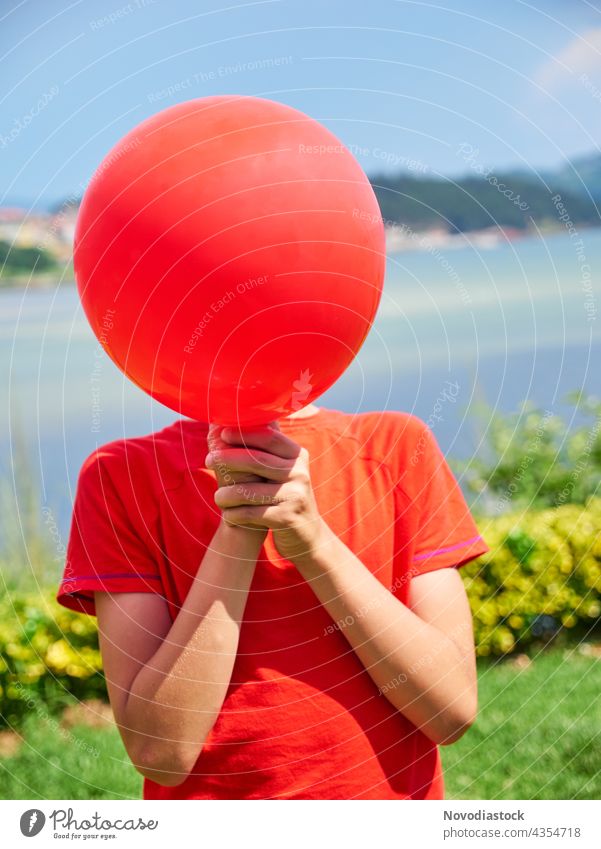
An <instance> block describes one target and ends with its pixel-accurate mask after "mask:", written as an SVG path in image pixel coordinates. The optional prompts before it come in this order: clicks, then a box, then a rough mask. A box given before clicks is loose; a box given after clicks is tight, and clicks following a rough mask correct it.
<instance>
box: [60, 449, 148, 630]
mask: <svg viewBox="0 0 601 849" xmlns="http://www.w3.org/2000/svg"><path fill="white" fill-rule="evenodd" d="M105 461H106V454H105V453H104V452H103V449H98V450H97V451H95V452H94V453H93V454H91V455H90V456H89V457H88V458H87V459H86V460H85V462H84V464H83V466H82V467H81V470H80V473H79V477H78V481H77V488H76V492H75V500H74V504H73V513H72V518H71V529H70V532H69V539H68V543H67V551H66V557H65V568H64V572H63V577H62V581H61V583H60V586H59V589H58V593H57V600H58V602H59V603H60V604H62V605H64V606H65V607H68V608H70V609H71V610H76V611H78V612H83V613H89V614H91V615H93V616H94V615H96V609H95V605H94V592H95V591H96V590H98V591H104V592H153V593H161V594H162V589H163V588H162V582H161V578H160V574H159V569H158V564H157V562H156V560H155V558H154V557H153V555H152V552H151V550H150V548H149V546H148V545H147V544H146V543H145V542H144V540H143V539H142V538H141V536H140V534H139V533H138V532H137V531H136V529H135V527H134V523H133V522H132V517H131V516H129V515H128V512H127V510H126V509H125V507H124V504H123V501H122V500H121V498H120V496H119V493H118V492H117V490H116V487H115V485H114V483H113V481H112V480H111V477H110V476H109V474H108V472H107V468H106V462H105Z"/></svg>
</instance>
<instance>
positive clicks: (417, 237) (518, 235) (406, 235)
mask: <svg viewBox="0 0 601 849" xmlns="http://www.w3.org/2000/svg"><path fill="white" fill-rule="evenodd" d="M581 230H582V232H588V231H591V230H601V226H588V227H582V228H581ZM384 232H385V236H386V253H387V254H396V253H408V252H411V251H419V252H424V253H430V254H441V253H442V252H443V251H445V250H449V251H455V250H461V249H463V248H467V247H471V248H476V249H479V250H494V249H495V248H499V247H502V246H503V245H506V244H510V243H511V242H516V241H524V240H526V239H533V238H536V237H539V236H542V237H545V236H560V235H565V236H566V238H568V234H567V233H566V230H565V229H564V228H562V227H557V226H548V227H539V229H538V230H532V229H529V230H519V229H517V228H499V227H489V228H487V229H485V230H471V231H464V232H461V233H450V232H448V231H447V230H442V229H440V230H415V231H414V230H413V229H412V228H411V227H410V226H409V225H405V224H395V225H392V226H386V227H385V228H384ZM57 283H58V285H60V286H62V285H65V286H71V285H73V284H74V283H75V276H74V273H73V265H72V263H69V264H68V266H67V267H65V266H62V267H61V266H57V267H56V269H54V270H48V271H44V272H43V273H40V274H33V275H31V274H30V273H29V272H27V273H25V274H14V273H11V272H8V273H5V274H2V273H0V292H2V291H3V290H5V291H11V290H15V289H28V288H30V289H52V288H56V287H57Z"/></svg>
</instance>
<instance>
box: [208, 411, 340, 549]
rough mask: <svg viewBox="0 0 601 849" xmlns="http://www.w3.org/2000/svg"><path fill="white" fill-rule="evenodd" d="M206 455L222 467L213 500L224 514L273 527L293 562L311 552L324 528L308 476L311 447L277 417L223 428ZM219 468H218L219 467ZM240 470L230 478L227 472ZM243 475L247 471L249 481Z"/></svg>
mask: <svg viewBox="0 0 601 849" xmlns="http://www.w3.org/2000/svg"><path fill="white" fill-rule="evenodd" d="M213 445H214V446H215V447H214V449H211V451H210V453H209V455H208V456H207V459H206V465H207V468H209V469H214V470H217V469H219V476H218V482H219V489H218V490H217V492H216V493H215V503H216V504H217V506H218V507H219V508H220V509H221V510H222V511H223V517H224V520H225V521H226V522H227V523H228V524H231V525H237V526H242V527H253V528H256V527H264V528H271V529H272V530H273V539H274V542H275V545H276V547H277V550H278V552H279V553H280V555H281V556H282V557H284V558H286V559H287V560H291V561H292V562H295V561H300V560H301V559H302V558H305V557H310V556H311V555H312V554H313V553H314V552H315V550H316V549H317V547H318V546H319V541H320V539H321V536H322V534H323V532H324V529H325V522H324V521H323V519H322V518H321V516H320V514H319V510H318V509H317V504H316V501H315V497H314V494H313V489H312V487H311V479H310V476H309V455H308V452H307V451H306V450H305V449H304V448H302V447H301V446H300V445H298V444H297V443H296V442H293V440H291V439H289V438H288V437H287V436H285V435H284V434H283V433H282V432H281V431H280V429H279V428H278V426H277V423H272V424H271V425H265V426H263V427H255V428H248V429H246V430H244V431H241V430H239V429H238V428H229V427H227V428H223V429H221V433H220V434H219V435H218V438H217V439H216V440H214V441H213ZM216 473H217V472H216ZM233 475H236V481H235V482H234V483H233V484H232V483H231V482H230V481H229V479H228V476H233ZM240 475H246V476H247V479H246V480H245V481H241V480H240V477H239V476H240Z"/></svg>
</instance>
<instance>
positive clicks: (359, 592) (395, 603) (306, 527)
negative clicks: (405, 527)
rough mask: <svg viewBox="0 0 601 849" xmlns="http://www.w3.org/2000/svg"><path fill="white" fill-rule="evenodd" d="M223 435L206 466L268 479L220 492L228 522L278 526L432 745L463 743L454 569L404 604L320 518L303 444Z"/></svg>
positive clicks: (462, 626)
mask: <svg viewBox="0 0 601 849" xmlns="http://www.w3.org/2000/svg"><path fill="white" fill-rule="evenodd" d="M222 437H223V438H224V440H225V442H226V443H230V444H231V447H230V448H226V449H223V448H221V449H220V450H219V451H217V452H213V453H212V454H211V455H210V456H209V457H208V458H207V465H209V466H211V465H213V466H214V465H215V464H217V463H220V464H222V467H223V464H225V466H227V468H229V469H230V471H231V472H236V473H239V472H245V473H254V474H256V475H259V476H262V477H263V478H266V479H268V482H265V483H258V484H250V485H247V486H245V487H238V486H226V487H222V488H220V489H218V490H217V493H216V495H215V502H216V504H217V506H218V507H220V508H221V509H222V511H223V516H224V519H225V520H226V521H227V522H229V523H231V524H234V525H238V526H245V525H246V526H250V527H261V526H263V527H268V528H271V529H272V530H273V536H274V541H275V543H276V545H277V547H278V550H279V552H280V554H281V555H282V556H283V557H285V558H287V559H289V560H291V561H292V562H293V563H294V564H295V565H296V567H297V568H298V570H299V571H300V573H301V574H302V575H303V577H305V578H306V580H307V581H308V582H309V583H310V584H311V587H312V588H313V591H314V592H315V594H316V596H317V597H318V599H319V600H320V601H321V603H322V604H323V605H324V607H325V608H326V609H327V611H328V613H329V614H330V615H331V617H332V619H333V620H334V621H335V622H341V623H344V627H342V631H343V633H344V634H345V636H346V639H347V640H348V642H349V643H350V645H351V646H352V648H353V650H354V651H355V653H356V655H357V656H358V658H359V659H360V661H361V662H362V664H363V665H364V667H365V669H366V670H367V672H368V673H369V675H370V676H371V678H372V679H373V681H374V683H375V684H376V685H377V687H378V688H379V690H380V692H381V693H382V695H383V696H384V697H386V698H387V699H388V700H389V701H390V702H391V703H392V704H393V705H394V706H395V707H396V708H397V709H398V710H399V711H401V712H402V713H403V714H404V715H405V716H406V717H407V718H408V719H410V720H411V722H413V723H414V724H415V725H416V726H418V727H419V728H421V730H422V731H423V732H424V734H426V735H427V736H428V737H429V738H430V739H431V740H432V741H433V742H436V743H451V742H453V741H454V740H457V739H458V738H459V737H460V736H461V735H462V734H463V732H464V731H465V730H466V729H467V728H468V727H469V725H470V724H471V723H472V722H473V720H474V718H475V715H476V707H477V687H476V671H475V657H474V645H473V636H472V622H471V614H470V609H469V605H468V602H467V597H466V594H465V590H464V589H463V584H462V581H461V578H460V577H459V575H458V574H457V572H456V570H455V569H452V568H445V569H439V570H437V571H436V572H433V573H426V574H424V575H420V576H417V577H415V578H413V579H412V581H411V590H410V599H409V605H408V606H406V605H405V604H403V603H402V602H401V601H399V600H398V599H397V598H396V597H395V596H394V595H393V594H392V593H391V592H390V591H389V590H388V589H387V588H386V587H384V586H383V585H382V584H381V583H380V581H378V579H377V578H376V577H374V575H372V574H371V572H370V571H369V570H368V569H367V568H366V567H365V566H364V565H363V563H361V561H360V560H359V559H358V558H357V557H356V556H355V555H354V554H353V553H352V552H351V551H350V549H349V548H347V546H346V545H344V543H343V542H342V541H341V540H340V539H338V537H336V536H335V534H334V533H333V532H332V531H331V529H330V528H329V527H328V525H327V524H326V523H325V521H324V520H323V519H322V517H321V516H320V515H319V511H318V509H317V505H316V503H315V498H314V495H313V491H312V488H311V482H310V478H309V464H308V455H307V452H306V451H305V450H304V449H301V448H300V446H298V445H297V444H296V443H294V442H293V441H292V440H291V439H289V438H288V437H286V436H284V435H283V434H282V433H281V432H279V431H275V430H273V429H271V428H263V429H256V430H253V431H245V432H244V434H243V435H242V434H240V433H236V432H235V431H233V430H230V429H226V430H225V431H224V432H223V434H222ZM242 444H243V445H244V446H246V447H241V445H242ZM347 623H348V624H347Z"/></svg>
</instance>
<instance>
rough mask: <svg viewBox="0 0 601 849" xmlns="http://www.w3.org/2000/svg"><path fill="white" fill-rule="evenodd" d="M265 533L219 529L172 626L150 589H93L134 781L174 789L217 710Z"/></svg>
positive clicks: (106, 666) (197, 751) (109, 678)
mask: <svg viewBox="0 0 601 849" xmlns="http://www.w3.org/2000/svg"><path fill="white" fill-rule="evenodd" d="M263 539H264V534H262V533H260V532H259V533H257V531H256V530H251V531H249V530H245V529H243V528H232V527H228V526H227V525H225V523H223V522H222V523H221V524H220V526H219V527H218V529H217V531H216V533H215V535H214V537H213V539H212V542H211V544H210V546H209V548H208V549H207V551H206V554H205V556H204V558H203V561H202V564H201V567H200V569H199V575H198V577H197V579H196V580H195V582H194V583H193V585H192V587H191V589H190V591H189V592H188V595H187V596H186V600H185V602H184V604H183V606H182V608H181V610H180V612H179V613H178V615H177V617H176V619H175V621H174V622H173V624H171V621H170V617H169V614H168V611H167V606H166V603H165V601H164V600H163V599H162V598H161V597H160V596H158V595H156V594H153V593H116V594H114V595H111V594H109V593H101V592H96V593H95V599H96V610H97V616H98V630H99V635H100V649H101V653H102V660H103V665H104V672H105V675H106V681H107V687H108V691H109V696H110V701H111V705H112V708H113V712H114V714H115V719H116V722H117V725H118V726H119V730H120V732H121V736H122V738H123V742H124V744H125V748H126V749H127V753H128V754H129V756H130V758H131V760H132V762H133V764H134V766H135V767H136V769H137V770H138V771H139V772H141V773H142V775H144V776H146V777H147V778H150V779H152V780H153V781H156V782H158V783H159V784H163V785H167V786H173V785H177V784H181V783H182V781H184V780H185V778H186V777H187V776H188V774H189V773H190V771H191V770H192V768H193V766H194V764H195V762H196V759H197V758H198V756H199V754H200V752H201V750H202V747H203V745H204V741H205V739H206V737H207V735H208V733H209V732H210V730H211V728H212V727H213V724H214V722H215V720H216V718H217V716H218V714H219V711H220V710H221V706H222V704H223V700H224V698H225V694H226V691H227V688H228V686H229V683H230V678H231V674H232V668H233V665H234V661H235V659H236V653H237V649H238V638H239V634H240V622H241V620H242V617H243V614H244V608H245V606H246V599H247V596H248V591H249V587H250V584H251V581H252V577H253V573H254V570H255V565H256V560H257V557H258V554H259V550H260V547H261V545H262V543H263Z"/></svg>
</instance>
